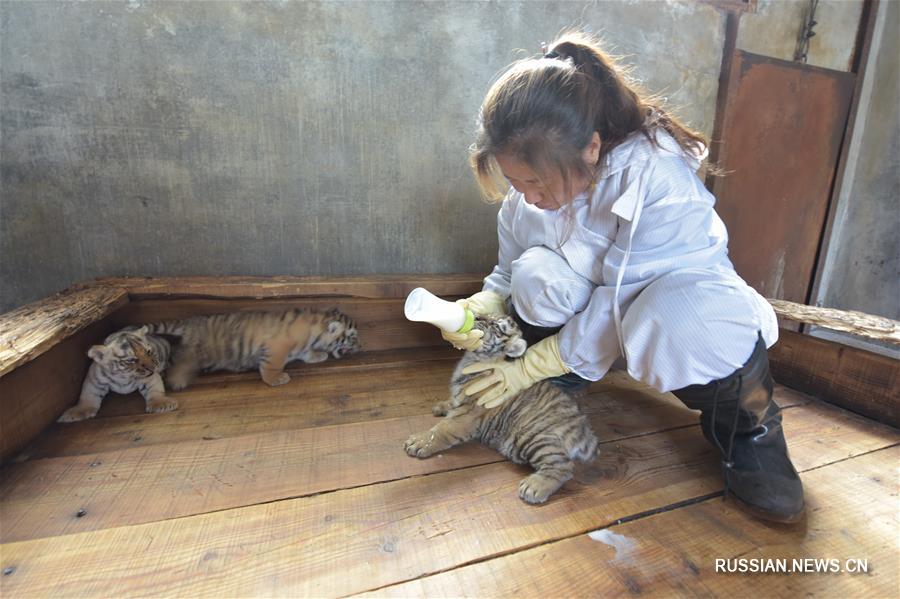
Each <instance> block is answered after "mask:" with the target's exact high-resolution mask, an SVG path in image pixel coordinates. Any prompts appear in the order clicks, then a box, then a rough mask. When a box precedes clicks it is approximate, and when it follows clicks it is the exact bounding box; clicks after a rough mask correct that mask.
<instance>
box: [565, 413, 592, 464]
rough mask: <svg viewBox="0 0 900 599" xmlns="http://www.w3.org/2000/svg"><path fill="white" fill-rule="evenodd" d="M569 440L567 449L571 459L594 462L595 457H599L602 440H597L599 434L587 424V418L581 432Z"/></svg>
mask: <svg viewBox="0 0 900 599" xmlns="http://www.w3.org/2000/svg"><path fill="white" fill-rule="evenodd" d="M582 418H583V417H582ZM568 441H569V443H567V445H568V447H567V450H568V454H569V457H570V458H571V459H573V460H578V461H579V462H581V463H583V464H587V463H590V462H593V461H594V458H596V457H597V452H598V451H599V443H600V442H599V441H598V440H597V436H596V435H594V431H593V430H591V427H590V425H588V424H587V420H586V419H585V422H584V426H583V428H582V430H581V434H579V435H577V436H575V437H570V438H569V439H568Z"/></svg>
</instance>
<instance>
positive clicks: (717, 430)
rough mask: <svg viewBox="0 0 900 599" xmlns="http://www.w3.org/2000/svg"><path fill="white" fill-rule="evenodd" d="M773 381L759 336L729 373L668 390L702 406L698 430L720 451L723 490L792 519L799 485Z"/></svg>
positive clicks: (767, 514)
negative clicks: (747, 355)
mask: <svg viewBox="0 0 900 599" xmlns="http://www.w3.org/2000/svg"><path fill="white" fill-rule="evenodd" d="M773 386H774V383H773V381H772V376H771V374H769V358H768V355H767V354H766V345H765V343H764V342H763V340H762V337H761V336H760V338H759V339H758V340H757V342H756V347H755V348H754V349H753V354H752V355H751V356H750V359H749V360H747V363H746V364H744V366H742V367H741V368H740V369H738V370H736V371H735V372H734V373H732V374H731V375H729V376H727V377H725V378H723V379H719V380H717V381H713V382H711V383H707V384H705V385H691V386H690V387H685V388H684V389H679V390H677V391H673V392H672V393H673V394H674V395H675V397H677V398H678V399H680V400H681V401H682V402H684V404H685V405H686V406H687V407H689V408H692V409H694V410H701V414H700V426H701V428H702V429H703V434H704V435H705V436H706V438H707V439H708V440H709V441H710V442H711V443H713V444H714V445H715V446H716V447H718V448H719V451H721V452H722V456H723V464H724V468H725V495H726V496H728V495H729V494H731V495H732V497H733V498H734V499H737V503H738V504H741V507H743V508H745V509H746V510H747V511H749V512H751V513H753V514H755V515H756V516H759V517H760V518H763V519H766V520H773V521H776V522H796V521H798V520H799V519H800V518H801V516H802V515H803V509H804V502H803V485H802V484H801V482H800V477H799V476H798V475H797V471H796V470H795V469H794V465H793V464H792V463H791V459H790V458H789V457H788V451H787V444H786V443H785V440H784V433H783V431H782V428H781V408H779V407H778V404H776V403H775V401H774V400H773V399H772V389H773Z"/></svg>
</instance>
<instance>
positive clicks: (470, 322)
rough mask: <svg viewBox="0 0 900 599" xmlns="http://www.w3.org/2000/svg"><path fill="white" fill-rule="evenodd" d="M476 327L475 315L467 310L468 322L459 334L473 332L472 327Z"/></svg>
mask: <svg viewBox="0 0 900 599" xmlns="http://www.w3.org/2000/svg"><path fill="white" fill-rule="evenodd" d="M474 326H475V313H474V312H472V311H471V310H466V321H465V322H464V323H463V325H462V326H461V327H459V330H458V331H456V332H457V333H468V332H469V331H471V330H472V327H474Z"/></svg>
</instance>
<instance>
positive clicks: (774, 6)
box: [737, 0, 892, 71]
mask: <svg viewBox="0 0 900 599" xmlns="http://www.w3.org/2000/svg"><path fill="white" fill-rule="evenodd" d="M889 1H892V0H889ZM862 7H863V0H819V3H818V6H817V7H816V13H815V21H816V23H817V25H816V26H815V28H814V29H813V31H814V32H815V34H816V35H815V36H814V37H813V38H812V39H810V41H809V48H808V52H807V63H808V64H811V65H814V66H817V67H824V68H826V69H834V70H836V71H849V70H850V61H851V60H852V58H853V48H854V46H855V44H856V32H857V28H858V26H859V19H860V16H861V14H862ZM808 10H809V0H758V2H757V4H756V12H755V13H751V14H746V15H743V16H742V17H741V25H740V28H739V29H738V38H737V47H738V48H739V49H741V50H746V51H747V52H753V53H754V54H761V55H763V56H771V57H772V58H780V59H781V60H794V51H795V50H796V49H797V39H798V37H799V35H800V31H801V29H802V27H803V25H804V23H805V16H806V14H807V12H808Z"/></svg>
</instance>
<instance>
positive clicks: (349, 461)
mask: <svg viewBox="0 0 900 599" xmlns="http://www.w3.org/2000/svg"><path fill="white" fill-rule="evenodd" d="M618 376H619V377H620V378H622V381H621V383H620V384H619V385H613V384H612V383H611V382H607V383H605V385H603V386H598V387H599V388H598V390H597V391H596V392H595V393H593V394H591V395H589V396H587V397H585V398H583V400H582V404H583V405H584V407H585V409H584V411H585V412H586V413H587V414H589V415H590V417H591V420H592V424H593V426H594V430H595V431H596V432H597V434H598V435H599V436H600V438H601V439H602V440H604V441H605V442H607V443H610V442H615V441H618V440H621V439H624V438H627V437H633V436H638V435H645V434H649V433H653V432H658V431H660V430H666V429H669V428H673V427H677V426H691V425H694V424H696V422H697V416H696V414H695V413H694V412H693V411H691V410H688V409H687V408H685V407H683V406H681V405H680V404H679V402H678V401H677V400H675V398H674V397H672V396H671V395H668V394H665V395H663V394H658V393H656V392H654V391H652V390H650V389H648V388H646V387H644V386H642V385H640V384H639V383H636V382H634V381H632V380H631V379H627V378H625V375H624V373H619V375H618ZM441 380H442V381H443V380H446V378H445V377H441ZM441 388H443V384H442V387H441ZM392 392H393V393H395V397H394V398H393V401H394V402H396V403H398V404H400V405H402V406H410V405H411V404H414V402H412V401H410V402H409V403H407V402H406V401H405V400H403V399H402V397H401V396H402V392H397V391H392ZM408 393H412V394H419V393H421V391H420V390H418V389H411V390H410V391H408ZM429 408H430V406H426V409H423V410H417V411H415V412H414V413H411V414H408V415H406V417H404V418H395V419H382V418H376V419H371V420H367V421H363V422H358V423H353V424H344V425H338V426H318V427H311V428H304V429H299V430H283V431H277V432H269V431H271V420H272V418H270V419H269V421H268V423H269V425H270V428H269V429H267V430H266V432H258V433H257V434H250V435H245V436H236V437H229V438H215V437H212V436H206V437H204V440H197V441H189V442H182V443H159V444H154V445H149V446H144V447H126V448H125V449H121V450H117V451H107V452H96V451H95V452H90V453H86V454H84V455H76V456H71V457H59V458H48V459H37V460H35V459H32V460H28V461H26V462H21V463H18V464H14V465H11V466H10V467H8V468H7V469H5V470H4V471H3V480H2V482H0V512H2V514H3V529H2V530H0V540H2V541H3V542H8V541H16V540H24V539H32V538H38V537H41V536H52V535H58V534H65V533H71V532H80V531H86V530H96V529H100V528H109V527H113V526H120V525H123V524H137V523H142V522H152V521H155V520H163V519H166V518H174V517H181V516H186V515H192V514H199V513H203V512H207V511H214V510H221V509H227V508H233V507H238V506H242V505H250V504H253V503H262V502H266V501H274V500H277V499H284V498H287V497H297V496H302V495H309V494H312V493H321V492H325V491H332V490H335V489H341V488H347V487H354V486H361V485H365V484H371V483H376V482H384V481H388V480H394V479H399V478H404V477H408V476H416V475H421V474H427V473H433V472H442V471H446V470H452V469H457V468H463V467H471V466H474V465H479V464H486V463H491V462H498V461H502V460H503V458H502V457H501V456H500V455H498V454H496V453H494V452H492V451H490V450H487V449H484V448H481V447H480V446H476V445H472V446H466V447H461V448H458V449H455V450H453V451H449V452H446V453H445V454H442V456H441V457H440V458H435V459H431V460H413V459H408V458H407V457H406V455H405V453H403V451H402V444H403V441H404V440H405V439H406V438H407V437H408V436H409V435H410V434H412V433H415V432H421V431H424V430H427V429H428V428H430V427H431V426H432V425H433V424H434V422H435V418H434V417H433V416H431V415H430V413H429V412H430V409H429ZM207 433H209V431H207ZM138 505H139V506H140V507H138ZM79 510H84V512H85V514H86V515H82V516H81V517H76V516H75V514H77V513H78V512H79Z"/></svg>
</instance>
